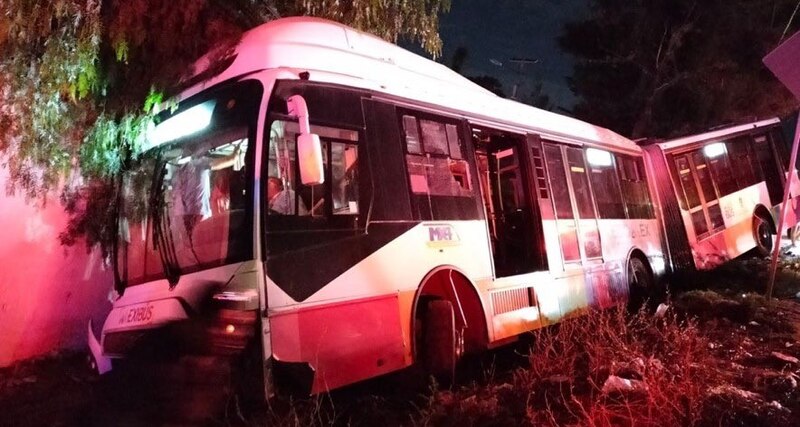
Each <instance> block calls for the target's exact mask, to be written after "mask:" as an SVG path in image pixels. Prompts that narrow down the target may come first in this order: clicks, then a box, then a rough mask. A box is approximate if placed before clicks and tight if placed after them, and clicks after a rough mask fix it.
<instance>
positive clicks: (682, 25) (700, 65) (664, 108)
mask: <svg viewBox="0 0 800 427" xmlns="http://www.w3.org/2000/svg"><path fill="white" fill-rule="evenodd" d="M796 4H797V0H728V1H722V0H707V1H699V0H652V1H645V0H633V1H631V0H592V1H591V2H590V9H589V10H590V14H589V17H588V18H587V19H585V20H583V21H579V22H574V23H569V24H567V25H566V26H565V29H564V32H563V34H562V36H561V38H560V39H559V42H560V45H561V46H562V48H563V49H564V50H565V51H567V52H568V53H571V54H572V55H574V56H575V57H576V60H577V63H576V65H575V69H574V72H573V75H572V77H571V78H570V79H569V82H570V86H571V89H572V90H573V92H574V93H575V94H576V95H578V96H579V97H580V101H579V103H578V104H577V105H576V106H575V109H574V111H575V114H576V115H577V116H578V117H579V118H582V119H584V120H587V121H590V122H593V123H596V124H599V125H603V126H606V127H609V128H611V129H613V130H616V131H617V132H620V133H622V134H625V135H629V136H631V137H634V138H638V137H644V136H658V137H669V136H674V135H678V134H685V133H690V132H697V131H702V130H705V129H708V128H709V127H711V126H715V125H719V124H724V123H731V122H740V121H743V120H746V119H751V118H754V117H772V116H776V115H780V114H783V113H786V112H788V111H789V110H791V109H792V108H796V104H795V103H794V101H793V99H792V98H791V96H790V94H789V93H788V91H786V90H785V89H784V88H783V87H782V86H781V85H780V84H779V83H778V82H777V81H776V79H775V78H774V77H773V76H772V75H771V74H770V73H769V71H768V70H767V69H766V68H765V67H764V65H763V64H762V63H761V58H762V57H763V56H764V55H765V54H766V53H768V52H769V51H770V50H772V49H773V48H774V47H775V46H776V45H777V44H778V41H779V40H780V38H781V36H782V34H783V32H784V30H785V29H786V26H787V22H789V17H790V16H791V14H792V11H793V10H794V8H795V6H796ZM790 27H791V28H790V29H794V30H796V29H797V28H798V25H797V23H796V22H795V23H793V24H791V25H790Z"/></svg>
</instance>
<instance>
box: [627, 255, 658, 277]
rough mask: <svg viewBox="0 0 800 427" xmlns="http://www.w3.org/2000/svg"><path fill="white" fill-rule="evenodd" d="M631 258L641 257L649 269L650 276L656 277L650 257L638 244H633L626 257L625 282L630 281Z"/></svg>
mask: <svg viewBox="0 0 800 427" xmlns="http://www.w3.org/2000/svg"><path fill="white" fill-rule="evenodd" d="M631 258H639V259H641V260H642V261H643V262H644V266H645V267H647V271H648V272H649V273H650V276H651V277H652V278H653V279H655V277H656V276H655V273H654V272H653V266H652V265H651V262H650V257H648V256H647V254H645V253H644V251H643V250H642V249H641V248H639V247H638V246H633V247H632V248H630V250H628V256H626V257H625V283H628V280H629V277H628V273H629V272H628V264H629V263H630V262H631Z"/></svg>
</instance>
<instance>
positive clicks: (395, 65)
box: [184, 17, 639, 150]
mask: <svg viewBox="0 0 800 427" xmlns="http://www.w3.org/2000/svg"><path fill="white" fill-rule="evenodd" d="M234 55H235V58H234V59H233V62H232V63H231V64H230V65H229V66H228V68H227V69H225V70H224V71H222V72H221V73H219V74H218V75H216V76H215V77H214V78H212V79H209V80H207V81H204V82H202V83H200V84H198V85H195V86H194V87H193V88H191V89H190V90H188V91H186V92H184V97H185V96H190V95H192V94H194V93H197V92H198V91H200V90H202V89H204V88H207V87H210V86H212V85H214V84H217V83H219V82H222V81H225V80H228V79H231V78H235V77H237V76H241V75H245V74H249V73H252V72H256V71H260V70H266V69H281V68H284V69H289V70H294V71H296V72H297V73H299V72H301V71H308V72H309V73H310V75H311V80H312V81H328V82H330V83H337V81H336V79H337V78H336V76H341V81H340V82H338V83H341V84H345V83H346V84H348V85H353V84H359V85H360V86H361V87H362V88H369V89H374V90H377V91H380V92H383V93H386V94H388V95H394V96H398V97H402V98H406V99H413V100H417V101H421V102H423V103H426V104H429V105H437V106H442V107H444V108H446V109H448V110H450V111H455V112H461V113H464V114H467V115H470V116H471V117H475V118H478V119H484V120H486V121H488V122H492V121H496V122H500V123H505V124H509V125H511V126H513V127H516V128H519V129H521V130H523V129H524V130H528V131H530V132H538V133H541V134H542V135H543V136H545V137H547V136H550V137H555V138H559V137H561V138H566V139H568V140H577V141H580V142H592V143H600V144H611V145H617V146H621V147H624V148H627V149H634V150H638V149H639V148H638V146H637V145H636V144H635V143H633V142H632V141H631V140H629V139H627V138H625V137H623V136H621V135H619V134H617V133H615V132H613V131H611V130H608V129H605V128H602V127H599V126H594V125H591V124H589V123H586V122H583V121H580V120H577V119H573V118H571V117H567V116H563V115H559V114H556V113H552V112H550V111H545V110H541V109H538V108H534V107H531V106H528V105H524V104H520V103H518V102H514V101H511V100H507V99H504V98H501V97H499V96H497V95H495V94H493V93H491V92H490V91H488V90H486V89H484V88H482V87H480V86H478V85H477V84H475V83H473V82H472V81H470V80H469V79H467V78H465V77H464V76H462V75H460V74H458V73H456V72H455V71H453V70H451V69H449V68H447V67H445V66H444V65H442V64H439V63H436V62H434V61H431V60H428V59H426V58H423V57H421V56H419V55H416V54H414V53H411V52H409V51H407V50H405V49H402V48H400V47H398V46H396V45H394V44H392V43H389V42H387V41H385V40H382V39H380V38H378V37H376V36H373V35H370V34H367V33H364V32H361V31H358V30H355V29H353V28H350V27H348V26H346V25H343V24H339V23H335V22H332V21H328V20H324V19H319V18H310V17H294V18H283V19H278V20H275V21H271V22H268V23H266V24H263V25H261V26H258V27H256V28H253V29H252V30H250V31H248V32H246V33H245V34H244V35H243V36H242V39H241V41H240V42H239V44H238V46H236V49H235V53H234ZM208 64H209V60H208V56H206V57H205V58H203V59H201V60H200V61H199V62H198V64H197V66H196V67H195V68H196V69H197V70H198V73H197V74H200V73H202V72H203V71H204V68H207V67H208ZM314 71H318V73H317V74H318V75H316V78H315V73H314ZM320 76H324V79H325V80H320V78H321V77H320ZM354 82H356V83H354ZM487 112H488V113H487Z"/></svg>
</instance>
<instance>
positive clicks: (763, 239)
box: [753, 215, 772, 257]
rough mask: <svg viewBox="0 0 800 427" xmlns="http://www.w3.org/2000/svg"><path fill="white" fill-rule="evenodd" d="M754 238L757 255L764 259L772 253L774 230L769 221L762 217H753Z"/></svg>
mask: <svg viewBox="0 0 800 427" xmlns="http://www.w3.org/2000/svg"><path fill="white" fill-rule="evenodd" d="M753 234H754V236H753V238H754V239H755V241H756V253H758V255H760V256H762V257H766V256H768V255H769V254H770V253H772V229H771V228H770V225H769V221H767V220H766V219H764V218H762V217H761V216H760V215H755V216H754V217H753Z"/></svg>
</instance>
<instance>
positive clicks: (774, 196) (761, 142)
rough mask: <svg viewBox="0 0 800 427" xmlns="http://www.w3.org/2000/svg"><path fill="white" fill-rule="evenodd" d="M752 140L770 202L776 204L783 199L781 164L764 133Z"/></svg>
mask: <svg viewBox="0 0 800 427" xmlns="http://www.w3.org/2000/svg"><path fill="white" fill-rule="evenodd" d="M754 141H755V142H754V144H753V145H754V146H755V151H756V158H757V159H758V164H759V166H761V172H762V173H763V174H764V181H766V183H767V192H768V193H769V199H770V202H771V203H772V204H773V205H776V204H778V203H780V201H781V200H782V199H783V180H784V178H783V176H782V173H781V172H782V169H781V166H780V165H779V164H778V162H777V161H776V160H775V155H774V154H773V151H772V147H770V144H769V140H768V139H767V136H766V135H759V136H756V137H755V138H754Z"/></svg>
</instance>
